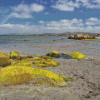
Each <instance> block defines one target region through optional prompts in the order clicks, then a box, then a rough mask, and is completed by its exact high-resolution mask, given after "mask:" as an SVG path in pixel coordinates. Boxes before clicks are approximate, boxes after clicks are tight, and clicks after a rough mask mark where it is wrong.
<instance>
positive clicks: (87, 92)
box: [0, 41, 100, 100]
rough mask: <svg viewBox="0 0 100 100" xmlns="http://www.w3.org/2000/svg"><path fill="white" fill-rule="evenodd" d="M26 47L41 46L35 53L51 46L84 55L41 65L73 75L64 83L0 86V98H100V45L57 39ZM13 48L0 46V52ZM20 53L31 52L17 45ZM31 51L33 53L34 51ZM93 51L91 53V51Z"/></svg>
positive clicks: (58, 59)
mask: <svg viewBox="0 0 100 100" xmlns="http://www.w3.org/2000/svg"><path fill="white" fill-rule="evenodd" d="M29 48H31V50H32V49H37V50H42V51H44V52H39V53H38V54H41V55H46V54H47V52H49V51H51V50H56V51H58V52H60V53H62V52H66V53H68V54H70V53H73V52H81V53H83V54H85V55H86V58H85V59H82V60H77V59H67V58H64V57H60V58H55V59H53V60H54V61H57V62H59V63H60V65H59V66H57V67H48V68H41V69H45V70H49V71H52V72H54V73H56V74H60V75H62V76H64V77H70V78H72V79H74V82H71V81H69V82H66V84H67V87H50V86H46V85H42V86H34V85H32V84H29V85H24V84H23V85H15V86H8V87H1V88H0V100H100V49H98V48H95V47H93V46H92V45H91V42H90V41H89V42H88V43H86V42H85V41H82V42H79V43H77V44H75V43H59V44H53V43H52V44H48V45H39V46H35V47H32V46H29ZM10 51H12V49H0V52H3V53H7V54H10ZM16 51H18V52H19V53H20V54H21V55H32V53H30V52H26V51H25V50H20V49H16ZM33 54H34V53H33ZM92 54H94V55H92Z"/></svg>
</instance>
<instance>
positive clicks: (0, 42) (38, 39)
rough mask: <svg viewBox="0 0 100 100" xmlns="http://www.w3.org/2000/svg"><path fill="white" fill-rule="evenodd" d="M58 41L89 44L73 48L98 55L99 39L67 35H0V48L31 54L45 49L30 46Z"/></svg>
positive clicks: (99, 54)
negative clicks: (84, 38) (81, 38)
mask: <svg viewBox="0 0 100 100" xmlns="http://www.w3.org/2000/svg"><path fill="white" fill-rule="evenodd" d="M53 40H56V41H53ZM60 43H65V44H68V45H72V44H74V45H75V44H78V43H80V44H81V43H84V44H89V45H87V46H86V45H85V46H84V47H81V49H80V50H78V48H75V50H76V51H81V52H83V53H85V54H90V55H97V56H100V40H95V41H81V40H73V39H68V37H62V36H33V35H0V49H2V48H3V49H4V48H9V49H22V50H26V51H28V52H31V53H33V54H34V53H40V52H41V53H43V52H45V51H42V50H39V49H34V48H30V46H31V47H35V46H39V45H48V44H55V45H59V44H60ZM80 46H81V45H80ZM89 48H90V49H89ZM91 48H92V49H91ZM94 48H95V49H94ZM97 52H98V53H97Z"/></svg>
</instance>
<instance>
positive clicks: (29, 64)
mask: <svg viewBox="0 0 100 100" xmlns="http://www.w3.org/2000/svg"><path fill="white" fill-rule="evenodd" d="M15 66H33V64H32V63H30V62H28V61H20V62H18V63H16V64H15Z"/></svg>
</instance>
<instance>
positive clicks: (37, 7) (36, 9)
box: [30, 3, 44, 12]
mask: <svg viewBox="0 0 100 100" xmlns="http://www.w3.org/2000/svg"><path fill="white" fill-rule="evenodd" d="M30 10H31V11H33V12H41V11H43V10H44V6H42V5H38V4H36V3H33V4H31V6H30Z"/></svg>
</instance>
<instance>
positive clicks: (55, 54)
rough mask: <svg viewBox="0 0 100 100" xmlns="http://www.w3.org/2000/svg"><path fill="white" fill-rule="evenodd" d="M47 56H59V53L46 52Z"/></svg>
mask: <svg viewBox="0 0 100 100" xmlns="http://www.w3.org/2000/svg"><path fill="white" fill-rule="evenodd" d="M47 56H51V57H55V58H59V57H60V53H59V52H58V51H51V52H49V53H48V54H47Z"/></svg>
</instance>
